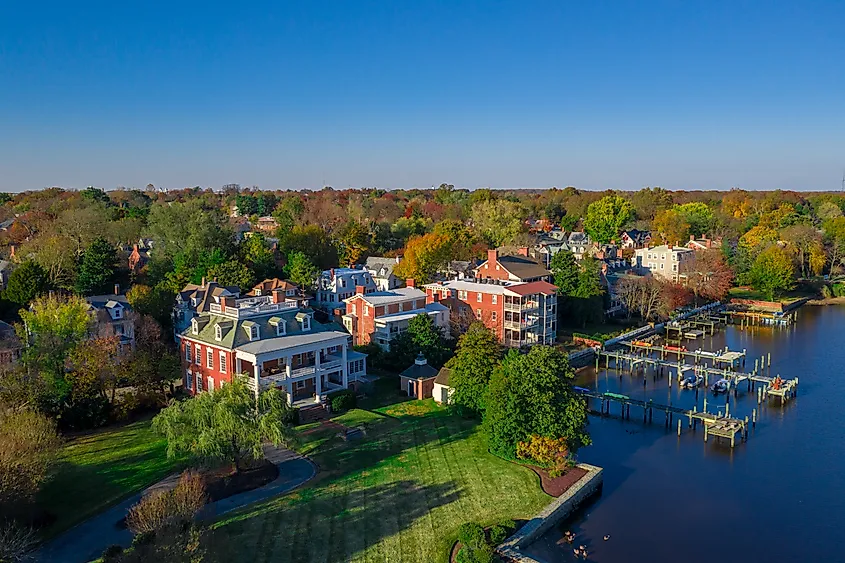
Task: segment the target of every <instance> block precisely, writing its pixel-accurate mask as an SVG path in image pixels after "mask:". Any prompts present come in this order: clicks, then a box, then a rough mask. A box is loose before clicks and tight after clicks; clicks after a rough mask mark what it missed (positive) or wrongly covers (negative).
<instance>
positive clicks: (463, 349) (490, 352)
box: [446, 322, 502, 413]
mask: <svg viewBox="0 0 845 563" xmlns="http://www.w3.org/2000/svg"><path fill="white" fill-rule="evenodd" d="M501 358H502V347H501V346H500V345H499V341H498V339H497V338H496V335H495V334H493V332H492V331H491V330H490V329H488V328H487V327H486V326H484V325H483V324H482V323H480V322H475V323H473V324H471V325H470V326H469V329H468V330H467V331H466V332H465V333H464V334H463V335H461V337H460V338H459V339H458V347H457V350H456V351H455V355H454V356H453V357H452V359H450V360H449V361H448V362H447V363H446V367H447V368H449V369H450V374H449V386H450V387H451V388H452V389H453V390H454V393H453V395H452V401H453V403H454V404H455V405H456V406H457V407H458V408H459V409H461V410H463V411H465V412H470V413H482V412H483V411H484V398H485V395H486V393H487V385H488V383H489V382H490V377H491V376H492V375H493V371H494V370H495V369H496V367H497V366H498V365H499V362H500V361H501Z"/></svg>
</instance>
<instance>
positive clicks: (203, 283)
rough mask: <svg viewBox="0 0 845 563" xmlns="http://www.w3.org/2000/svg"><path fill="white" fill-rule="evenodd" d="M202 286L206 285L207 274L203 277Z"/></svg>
mask: <svg viewBox="0 0 845 563" xmlns="http://www.w3.org/2000/svg"><path fill="white" fill-rule="evenodd" d="M202 286H203V287H205V276H203V277H202Z"/></svg>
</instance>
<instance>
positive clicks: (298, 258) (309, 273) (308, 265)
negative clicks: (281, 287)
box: [284, 251, 320, 291]
mask: <svg viewBox="0 0 845 563" xmlns="http://www.w3.org/2000/svg"><path fill="white" fill-rule="evenodd" d="M284 270H285V276H287V278H288V279H289V280H290V281H292V282H293V283H295V284H296V285H297V286H299V287H300V288H301V289H303V290H305V291H309V290H311V289H313V288H314V287H315V286H316V284H317V277H318V276H319V275H320V270H319V269H318V268H317V266H315V265H314V264H313V263H312V262H311V260H310V259H309V258H308V256H307V255H306V254H305V253H304V252H299V251H293V252H290V253H289V254H288V261H287V264H285V269H284Z"/></svg>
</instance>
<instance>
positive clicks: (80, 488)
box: [37, 421, 176, 538]
mask: <svg viewBox="0 0 845 563" xmlns="http://www.w3.org/2000/svg"><path fill="white" fill-rule="evenodd" d="M166 445H167V444H166V442H165V440H163V439H162V438H160V437H159V436H158V435H156V434H155V433H154V432H153V431H152V429H151V428H150V421H143V422H136V423H134V424H129V425H126V426H120V427H114V428H107V429H104V430H101V431H99V432H95V433H92V434H86V435H83V436H78V437H76V438H73V439H71V440H69V441H68V442H67V443H66V444H65V445H64V447H63V448H62V451H61V453H60V455H59V460H58V463H57V472H56V475H55V477H54V479H53V480H51V481H50V482H49V483H48V484H47V485H45V486H44V488H43V489H42V490H41V491H40V492H39V494H38V498H37V501H38V503H39V505H40V506H41V507H42V508H43V509H44V510H46V511H47V512H48V513H50V514H53V515H54V516H55V517H56V520H55V522H54V523H53V524H52V525H51V526H49V527H48V528H46V529H45V530H44V536H45V537H48V538H49V537H52V536H55V535H56V534H58V533H60V532H62V531H64V530H66V529H68V528H70V527H71V526H74V525H75V524H78V523H79V522H82V521H83V520H85V519H87V518H89V517H91V516H93V515H95V514H97V513H98V512H101V511H102V510H104V509H106V508H108V507H109V506H111V505H113V504H115V503H117V502H119V501H120V500H122V499H124V498H126V497H128V496H130V495H132V494H133V493H136V492H138V491H140V490H141V489H143V488H145V487H147V486H148V485H151V484H152V483H155V482H156V481H158V480H160V479H161V478H163V477H165V476H166V475H168V474H169V473H171V472H173V471H174V470H175V469H176V466H175V464H174V462H172V461H170V460H168V459H167V455H166V452H165V448H166Z"/></svg>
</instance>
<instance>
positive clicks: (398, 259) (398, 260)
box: [396, 255, 402, 264]
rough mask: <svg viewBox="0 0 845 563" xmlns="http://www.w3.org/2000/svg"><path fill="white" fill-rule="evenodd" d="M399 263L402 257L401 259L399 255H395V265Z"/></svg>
mask: <svg viewBox="0 0 845 563" xmlns="http://www.w3.org/2000/svg"><path fill="white" fill-rule="evenodd" d="M401 261H402V257H401V256H399V255H397V256H396V263H397V264H398V263H399V262H401Z"/></svg>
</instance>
